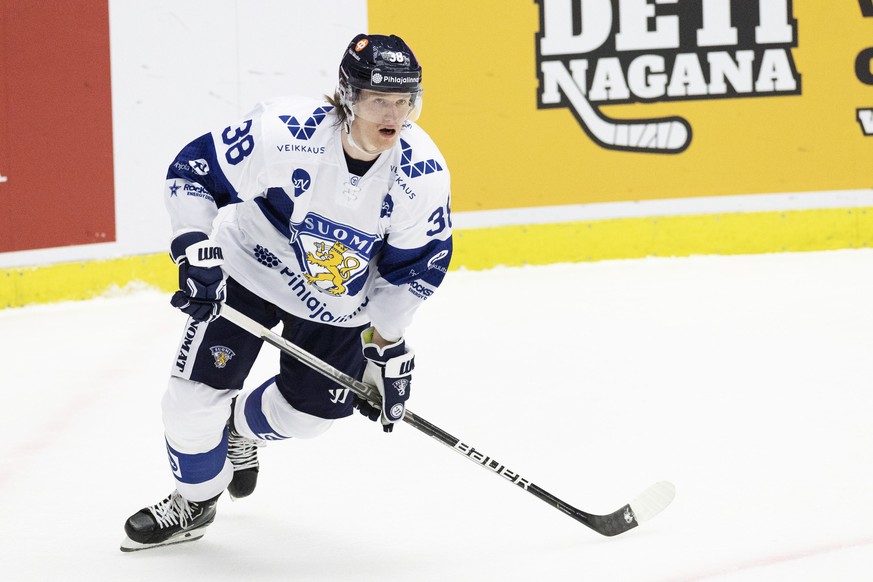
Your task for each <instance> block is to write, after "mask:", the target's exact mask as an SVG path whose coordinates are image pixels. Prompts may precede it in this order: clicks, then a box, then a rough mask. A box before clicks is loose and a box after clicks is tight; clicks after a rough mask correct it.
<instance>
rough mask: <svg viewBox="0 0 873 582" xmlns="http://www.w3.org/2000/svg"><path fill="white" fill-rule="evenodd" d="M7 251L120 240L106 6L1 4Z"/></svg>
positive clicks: (0, 240) (1, 223) (42, 1)
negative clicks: (118, 238) (118, 233)
mask: <svg viewBox="0 0 873 582" xmlns="http://www.w3.org/2000/svg"><path fill="white" fill-rule="evenodd" d="M0 67H2V68H0V175H2V176H5V177H6V178H7V180H6V181H5V182H0V252H3V251H16V250H27V249H41V248H49V247H59V246H67V245H75V244H87V243H100V242H111V241H114V240H115V188H114V180H113V160H112V108H111V104H112V103H111V82H110V68H109V6H108V2H107V0H64V1H63V2H57V1H50V0H0Z"/></svg>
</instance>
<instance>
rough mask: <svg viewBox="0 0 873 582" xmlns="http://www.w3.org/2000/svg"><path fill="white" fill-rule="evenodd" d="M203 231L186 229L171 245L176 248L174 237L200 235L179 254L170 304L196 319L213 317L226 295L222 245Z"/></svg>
mask: <svg viewBox="0 0 873 582" xmlns="http://www.w3.org/2000/svg"><path fill="white" fill-rule="evenodd" d="M205 236H206V235H205V234H203V233H187V234H184V235H182V236H180V237H178V238H177V239H176V240H174V241H173V247H172V249H173V250H175V249H176V248H177V241H178V242H180V243H182V244H184V243H185V242H190V240H191V239H192V238H200V239H201V240H200V241H199V242H195V243H194V244H190V245H188V246H187V247H185V254H184V255H181V256H179V257H178V258H177V257H175V256H174V259H176V262H177V264H178V265H179V291H176V292H175V293H174V294H173V297H172V299H170V304H171V305H172V306H173V307H177V308H178V309H181V310H182V311H183V312H185V313H187V314H188V315H190V316H191V318H192V319H194V320H196V321H207V322H208V321H214V320H215V319H217V318H218V314H219V313H221V304H222V303H223V302H224V299H225V281H224V272H223V271H222V270H221V264H222V263H223V262H224V257H223V254H222V252H221V247H220V246H219V245H218V243H216V242H215V241H211V240H209V239H208V238H203V237H205Z"/></svg>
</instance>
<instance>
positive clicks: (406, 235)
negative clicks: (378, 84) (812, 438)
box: [165, 98, 452, 338]
mask: <svg viewBox="0 0 873 582" xmlns="http://www.w3.org/2000/svg"><path fill="white" fill-rule="evenodd" d="M340 131H341V129H340V126H339V125H338V124H337V115H336V113H335V112H334V111H333V108H332V106H331V105H330V104H328V103H327V102H321V101H312V100H304V99H295V98H289V99H283V100H278V101H275V102H270V103H264V104H261V105H259V106H258V107H257V108H256V109H255V110H254V111H252V112H251V113H250V114H249V115H247V116H246V117H245V118H244V119H243V121H242V122H240V123H239V124H237V125H232V126H229V127H226V128H223V129H221V130H219V131H215V132H212V133H210V134H206V135H203V136H201V137H200V138H198V139H196V140H194V141H193V142H191V143H190V144H188V145H187V146H186V147H185V148H184V149H183V150H182V151H181V152H180V153H179V155H178V156H177V157H176V159H175V160H174V162H173V163H172V164H171V166H170V168H169V171H168V173H167V180H166V190H165V200H166V204H167V209H168V211H169V213H170V219H171V223H172V227H173V236H174V238H175V237H177V236H179V235H181V234H184V233H187V232H204V233H207V234H211V236H212V237H213V238H214V239H216V240H217V241H218V242H219V243H220V244H221V246H222V248H223V250H224V258H225V261H224V265H223V268H224V270H225V272H226V274H227V275H228V276H230V277H233V278H234V279H236V280H237V281H238V282H240V283H241V284H242V285H243V286H245V287H246V288H248V289H249V290H250V291H252V292H254V293H256V294H257V295H259V296H261V297H263V298H264V299H266V300H267V301H269V302H271V303H273V304H275V305H277V306H278V307H279V308H281V309H283V310H284V311H287V312H288V313H291V314H292V315H295V316H297V317H301V318H303V317H305V318H308V319H310V320H312V321H317V322H322V323H325V324H329V325H336V326H343V327H352V326H358V325H363V324H366V323H367V322H368V321H369V322H372V324H373V325H374V326H375V327H376V329H377V330H378V331H379V333H380V334H382V335H383V336H384V337H389V338H394V337H401V336H402V335H403V333H404V331H405V329H406V327H407V326H408V325H409V323H410V322H411V320H412V315H413V313H414V312H415V310H416V308H417V307H418V306H419V305H420V304H421V302H422V301H424V300H425V299H427V298H428V297H430V296H431V294H433V292H434V291H435V290H436V288H437V287H438V286H439V285H440V283H441V282H442V280H443V277H444V275H445V273H446V270H447V268H448V265H449V261H450V259H451V254H452V239H451V216H450V208H449V198H450V194H449V172H448V169H447V167H446V162H445V160H444V159H443V157H442V155H441V154H440V152H439V150H438V149H437V147H436V145H435V144H434V143H433V141H432V140H431V139H430V137H429V136H428V135H427V134H426V133H425V132H424V131H423V130H422V129H421V128H420V127H418V126H417V125H415V124H414V123H411V122H407V123H406V124H405V125H404V126H403V128H402V130H401V132H400V139H399V140H398V143H397V144H396V145H395V146H394V148H392V149H391V150H389V151H386V152H383V153H382V154H381V155H380V156H379V158H378V159H377V160H376V162H375V164H373V166H372V167H371V168H370V169H369V170H368V171H367V172H366V174H365V175H364V176H363V177H359V176H355V175H353V174H351V173H350V172H349V170H348V167H347V165H346V161H345V157H344V154H343V148H342V142H341V133H340ZM223 207H228V208H227V209H226V210H223V211H222V212H221V217H220V218H219V219H218V220H216V217H217V216H218V215H219V209H220V208H223ZM214 223H216V224H215V230H214V232H213V225H214Z"/></svg>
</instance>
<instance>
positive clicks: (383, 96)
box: [351, 91, 413, 154]
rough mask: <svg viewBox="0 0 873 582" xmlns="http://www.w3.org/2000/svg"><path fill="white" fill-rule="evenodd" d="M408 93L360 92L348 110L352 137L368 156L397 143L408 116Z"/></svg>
mask: <svg viewBox="0 0 873 582" xmlns="http://www.w3.org/2000/svg"><path fill="white" fill-rule="evenodd" d="M412 109H413V106H412V95H411V94H409V93H380V92H377V91H361V93H360V95H358V99H357V100H356V101H355V104H354V105H353V106H352V111H353V112H354V114H355V120H354V122H352V129H351V131H352V137H353V138H354V141H355V143H357V144H359V145H360V146H361V148H363V149H364V150H365V151H366V152H367V153H369V154H377V153H381V152H384V151H385V150H388V149H391V148H392V147H393V146H394V144H395V143H397V140H398V139H400V129H401V127H403V123H404V122H405V121H406V119H407V118H408V117H409V114H410V113H411V112H412Z"/></svg>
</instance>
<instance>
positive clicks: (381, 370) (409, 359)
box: [355, 327, 415, 432]
mask: <svg viewBox="0 0 873 582" xmlns="http://www.w3.org/2000/svg"><path fill="white" fill-rule="evenodd" d="M373 331H374V329H373V328H372V327H369V328H367V329H365V330H364V331H363V332H362V333H361V343H362V344H363V345H364V348H363V351H364V357H365V358H367V368H366V369H365V370H364V382H366V383H367V384H371V385H373V386H375V387H376V388H378V389H379V394H380V395H381V396H382V406H381V407H380V406H378V405H376V404H374V403H372V402H368V401H367V400H364V399H363V398H358V397H357V396H355V408H357V409H358V411H359V412H360V413H361V414H363V415H364V416H366V417H367V418H369V419H370V420H373V421H375V420H381V422H382V430H384V431H385V432H391V431H392V430H393V429H394V423H395V422H397V421H399V420H401V419H402V418H403V414H404V412H406V401H407V400H409V393H410V389H411V388H412V370H413V368H415V352H414V351H413V350H412V348H407V347H406V342H405V341H403V339H399V340H397V341H396V342H394V343H393V344H389V345H387V346H384V347H379V346H378V345H376V344H375V343H373Z"/></svg>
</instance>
